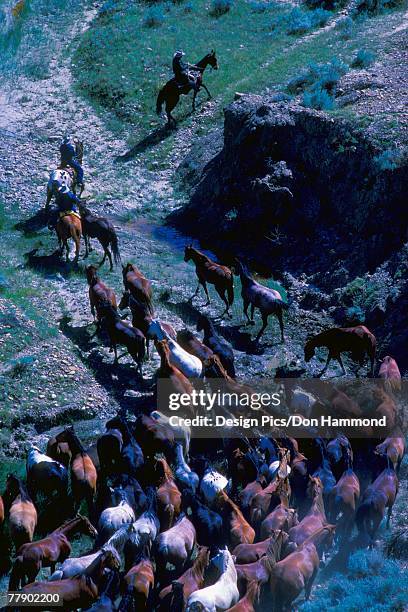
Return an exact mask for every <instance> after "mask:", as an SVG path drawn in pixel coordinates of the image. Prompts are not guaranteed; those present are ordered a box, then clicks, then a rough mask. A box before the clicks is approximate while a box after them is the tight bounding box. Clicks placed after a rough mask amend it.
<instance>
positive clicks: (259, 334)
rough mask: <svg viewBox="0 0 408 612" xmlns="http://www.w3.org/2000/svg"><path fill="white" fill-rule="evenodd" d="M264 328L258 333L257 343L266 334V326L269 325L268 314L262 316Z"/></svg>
mask: <svg viewBox="0 0 408 612" xmlns="http://www.w3.org/2000/svg"><path fill="white" fill-rule="evenodd" d="M262 323H263V325H262V327H261V329H260V330H259V332H258V335H257V337H256V338H255V342H259V339H260V337H261V336H262V334H263V333H264V331H265V329H266V326H267V325H268V315H267V314H263V315H262Z"/></svg>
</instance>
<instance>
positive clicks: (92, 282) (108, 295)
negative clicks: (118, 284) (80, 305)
mask: <svg viewBox="0 0 408 612" xmlns="http://www.w3.org/2000/svg"><path fill="white" fill-rule="evenodd" d="M86 280H87V281H88V285H89V292H88V293H89V304H90V306H91V313H92V316H93V318H94V320H97V323H98V326H99V325H100V320H101V318H102V311H101V307H102V304H103V303H104V302H105V301H107V302H110V304H111V305H112V307H113V308H114V309H115V310H116V309H117V304H116V295H115V292H114V291H113V289H111V288H110V287H108V286H107V285H105V283H104V282H103V281H101V279H100V278H99V276H98V270H97V268H96V266H88V267H87V268H86Z"/></svg>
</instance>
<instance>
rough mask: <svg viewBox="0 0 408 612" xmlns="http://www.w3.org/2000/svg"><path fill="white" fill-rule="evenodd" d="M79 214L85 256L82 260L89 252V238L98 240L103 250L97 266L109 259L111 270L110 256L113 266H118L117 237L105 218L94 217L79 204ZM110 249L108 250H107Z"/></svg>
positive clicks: (109, 222)
mask: <svg viewBox="0 0 408 612" xmlns="http://www.w3.org/2000/svg"><path fill="white" fill-rule="evenodd" d="M79 212H80V213H81V219H82V235H83V237H84V240H85V255H84V258H86V257H88V254H89V253H90V252H91V250H92V248H91V240H90V239H91V238H96V239H97V240H99V242H100V244H101V246H102V248H103V253H104V254H103V259H102V260H101V261H100V262H99V263H98V266H102V264H103V263H104V262H105V259H106V257H107V258H108V259H109V264H110V269H111V270H112V269H113V263H112V255H113V260H114V262H115V265H117V266H119V265H120V263H121V259H120V252H119V247H118V237H117V235H116V230H115V228H114V226H113V224H112V223H111V221H109V219H106V217H99V216H96V215H94V214H93V213H92V212H91V211H90V210H89V208H87V207H86V206H84V205H83V204H80V206H79ZM109 247H110V250H109Z"/></svg>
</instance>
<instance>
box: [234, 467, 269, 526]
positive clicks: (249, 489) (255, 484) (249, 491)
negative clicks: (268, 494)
mask: <svg viewBox="0 0 408 612" xmlns="http://www.w3.org/2000/svg"><path fill="white" fill-rule="evenodd" d="M265 487H266V478H265V476H264V475H262V474H261V475H258V476H257V478H256V480H253V481H252V482H250V483H249V484H247V485H246V487H244V488H243V489H242V490H241V491H240V492H239V493H238V500H239V507H240V508H241V510H242V513H243V515H244V516H245V517H246V518H248V517H249V512H250V507H251V501H252V498H253V497H255V495H257V493H260V492H261V491H262V490H263V489H264V488H265Z"/></svg>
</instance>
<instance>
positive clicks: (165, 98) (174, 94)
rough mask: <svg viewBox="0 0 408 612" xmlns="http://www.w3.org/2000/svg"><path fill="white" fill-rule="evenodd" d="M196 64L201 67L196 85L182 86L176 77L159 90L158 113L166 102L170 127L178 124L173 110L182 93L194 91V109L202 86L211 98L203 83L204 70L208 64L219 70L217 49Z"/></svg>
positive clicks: (209, 97) (197, 74)
mask: <svg viewBox="0 0 408 612" xmlns="http://www.w3.org/2000/svg"><path fill="white" fill-rule="evenodd" d="M195 65H196V66H197V67H198V68H199V69H200V71H199V72H198V73H197V72H195V73H194V74H195V75H196V82H195V85H194V86H193V85H190V84H186V85H184V86H180V85H179V84H178V83H177V81H176V79H175V78H173V79H170V81H167V83H166V84H165V86H164V87H162V88H161V90H160V91H159V95H158V96H157V103H156V111H157V114H158V115H160V114H161V110H162V106H163V104H164V103H165V104H166V115H167V125H168V127H171V125H173V126H176V120H175V119H174V117H172V115H171V111H172V110H173V109H174V108H175V107H176V106H177V104H178V101H179V100H180V95H187V94H189V93H190V91H191V90H193V91H194V94H193V111H195V109H196V107H195V101H196V97H197V94H198V92H199V90H200V89H201V87H203V88H204V89H205V91H206V92H207V95H208V99H209V100H210V99H211V94H210V92H209V91H208V89H207V87H206V86H205V85H204V83H203V72H204V70H205V69H206V68H207V66H211V68H213V70H218V61H217V57H216V55H215V51H214V50H213V51H211V53H207V55H205V56H204V57H203V59H202V60H200V61H199V62H196V64H195Z"/></svg>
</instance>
